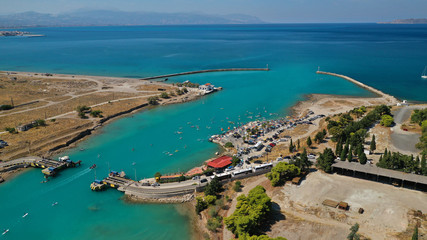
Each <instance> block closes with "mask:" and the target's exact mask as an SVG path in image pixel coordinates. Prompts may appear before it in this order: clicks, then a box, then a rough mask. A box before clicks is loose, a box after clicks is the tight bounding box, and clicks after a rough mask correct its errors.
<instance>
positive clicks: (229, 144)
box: [224, 142, 234, 148]
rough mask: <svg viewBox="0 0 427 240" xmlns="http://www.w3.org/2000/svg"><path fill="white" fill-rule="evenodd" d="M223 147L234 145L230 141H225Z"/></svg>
mask: <svg viewBox="0 0 427 240" xmlns="http://www.w3.org/2000/svg"><path fill="white" fill-rule="evenodd" d="M224 147H226V148H232V147H234V145H233V143H231V142H226V143H225V144H224Z"/></svg>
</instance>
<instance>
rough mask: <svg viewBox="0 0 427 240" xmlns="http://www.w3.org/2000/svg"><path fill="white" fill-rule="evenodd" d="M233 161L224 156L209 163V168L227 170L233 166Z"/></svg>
mask: <svg viewBox="0 0 427 240" xmlns="http://www.w3.org/2000/svg"><path fill="white" fill-rule="evenodd" d="M231 160H232V158H231V157H229V156H222V157H219V158H217V159H215V160H212V161H210V162H208V166H209V167H212V168H215V169H221V168H225V167H228V166H229V165H231Z"/></svg>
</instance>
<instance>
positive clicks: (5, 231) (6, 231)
mask: <svg viewBox="0 0 427 240" xmlns="http://www.w3.org/2000/svg"><path fill="white" fill-rule="evenodd" d="M8 232H9V229H6V230H4V232H3V233H2V234H1V235H5V234H6V233H8Z"/></svg>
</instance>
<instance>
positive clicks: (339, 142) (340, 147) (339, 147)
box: [335, 139, 343, 156]
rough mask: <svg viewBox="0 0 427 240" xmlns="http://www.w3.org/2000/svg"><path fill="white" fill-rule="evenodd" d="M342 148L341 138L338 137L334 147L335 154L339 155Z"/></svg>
mask: <svg viewBox="0 0 427 240" xmlns="http://www.w3.org/2000/svg"><path fill="white" fill-rule="evenodd" d="M342 150H343V148H342V142H341V139H339V140H338V142H337V145H336V147H335V155H337V156H340V155H341V152H342Z"/></svg>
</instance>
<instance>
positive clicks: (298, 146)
mask: <svg viewBox="0 0 427 240" xmlns="http://www.w3.org/2000/svg"><path fill="white" fill-rule="evenodd" d="M299 148H300V145H299V139H298V141H297V150H299Z"/></svg>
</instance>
